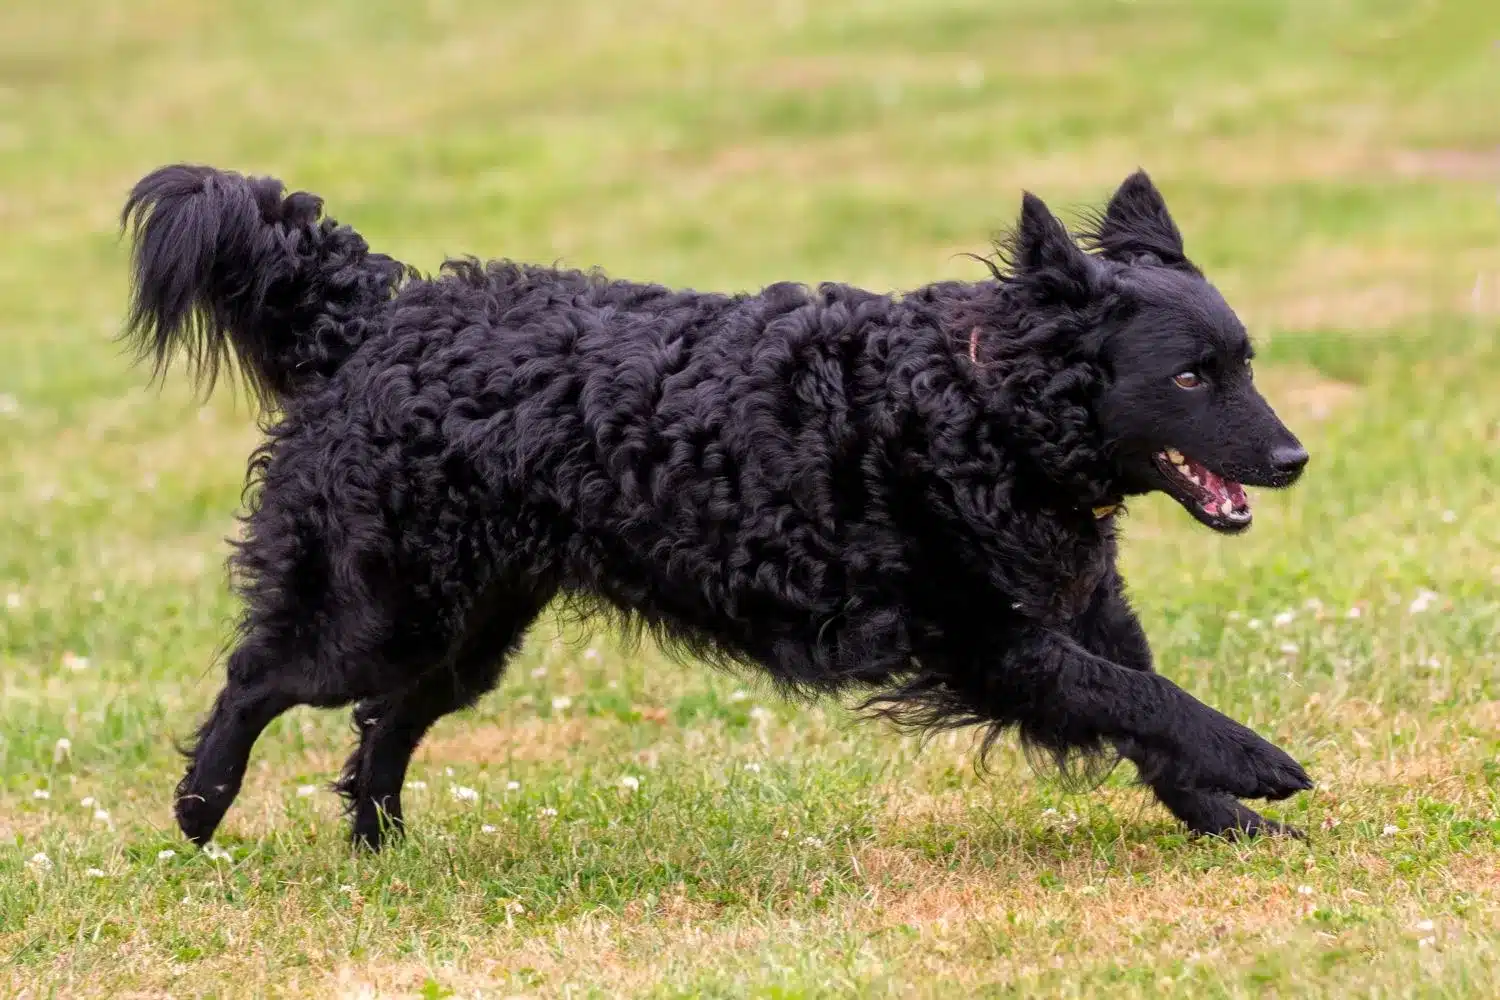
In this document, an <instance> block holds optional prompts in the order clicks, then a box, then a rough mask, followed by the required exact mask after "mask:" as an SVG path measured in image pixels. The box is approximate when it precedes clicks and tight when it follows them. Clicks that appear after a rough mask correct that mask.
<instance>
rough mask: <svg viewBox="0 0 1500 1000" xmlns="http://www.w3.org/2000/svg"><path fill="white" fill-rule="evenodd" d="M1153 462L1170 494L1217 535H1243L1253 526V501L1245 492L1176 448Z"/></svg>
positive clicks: (1162, 453) (1242, 488)
mask: <svg viewBox="0 0 1500 1000" xmlns="http://www.w3.org/2000/svg"><path fill="white" fill-rule="evenodd" d="M1152 458H1153V459H1154V460H1155V462H1156V467H1157V468H1158V469H1159V470H1160V471H1161V474H1162V476H1163V477H1165V479H1166V482H1167V489H1166V491H1167V493H1169V494H1170V495H1171V496H1172V498H1173V499H1175V500H1176V501H1177V502H1178V503H1180V504H1182V505H1183V506H1184V507H1186V508H1187V509H1188V512H1189V513H1191V514H1192V515H1193V516H1194V517H1196V518H1197V519H1198V520H1200V521H1202V522H1203V523H1204V524H1206V525H1208V526H1209V527H1210V528H1213V529H1214V530H1215V531H1225V532H1234V531H1242V530H1244V529H1245V528H1247V527H1249V526H1250V519H1251V514H1250V499H1249V498H1248V497H1247V496H1245V488H1244V487H1243V486H1241V485H1240V484H1239V483H1236V482H1234V481H1233V480H1230V479H1224V478H1222V477H1220V476H1216V475H1214V474H1213V473H1212V472H1209V471H1208V469H1207V468H1205V467H1204V466H1202V465H1200V464H1199V463H1197V462H1195V461H1193V460H1192V459H1191V458H1188V457H1187V456H1186V455H1184V454H1183V453H1182V452H1180V451H1178V450H1177V449H1176V448H1168V449H1167V450H1166V451H1160V452H1157V453H1156V454H1155V455H1153V456H1152Z"/></svg>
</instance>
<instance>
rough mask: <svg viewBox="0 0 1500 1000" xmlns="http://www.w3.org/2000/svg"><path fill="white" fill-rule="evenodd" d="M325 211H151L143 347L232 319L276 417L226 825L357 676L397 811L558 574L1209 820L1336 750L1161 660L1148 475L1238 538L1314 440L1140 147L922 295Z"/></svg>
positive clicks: (136, 214) (661, 619) (234, 204)
mask: <svg viewBox="0 0 1500 1000" xmlns="http://www.w3.org/2000/svg"><path fill="white" fill-rule="evenodd" d="M320 212H321V202H320V200H319V199H317V198H315V197H313V196H311V195H308V194H303V193H298V194H292V195H290V196H286V197H283V192H282V187H281V184H280V182H278V181H275V180H271V179H252V178H246V177H242V176H239V175H237V174H233V173H226V172H220V171H216V170H212V169H208V168H203V167H189V166H172V167H166V168H163V169H161V170H158V171H156V172H154V173H152V174H150V175H149V176H147V177H146V178H144V179H143V180H142V181H141V182H140V183H139V184H138V185H137V186H136V188H135V190H134V191H133V193H132V194H131V196H130V200H129V202H128V204H127V205H126V208H125V214H124V219H125V222H126V224H127V225H131V224H133V226H134V234H135V238H136V245H135V257H134V285H135V297H134V302H133V310H132V313H131V326H130V335H131V336H133V337H134V338H135V343H136V344H137V346H138V347H139V348H140V349H141V351H142V353H143V355H145V356H148V357H152V358H154V360H155V362H156V364H157V366H158V372H159V371H160V368H161V367H162V366H163V365H165V364H166V363H167V362H168V361H169V359H170V358H171V356H172V355H173V354H174V352H176V351H177V350H178V349H182V350H185V351H186V353H187V355H188V358H189V361H190V368H191V370H192V372H193V374H194V376H195V377H196V378H199V379H202V380H206V381H207V382H208V383H209V384H210V385H211V384H212V380H213V378H214V376H215V374H216V373H217V372H218V370H219V367H220V364H221V362H223V361H225V360H226V359H227V358H228V356H229V355H230V354H231V353H233V354H234V355H236V356H237V357H238V361H239V365H240V368H241V371H242V373H243V374H244V376H245V377H247V378H248V379H249V381H250V383H251V385H252V386H253V387H254V389H255V390H256V391H257V392H258V394H259V396H260V398H261V399H262V401H263V402H265V403H266V404H268V406H269V407H270V408H271V409H273V410H276V411H279V414H280V415H279V419H278V420H277V422H276V423H275V424H274V425H273V426H271V427H270V428H269V430H268V435H269V437H268V440H267V441H266V443H265V444H264V445H262V446H261V448H260V449H258V451H257V452H256V455H255V457H254V458H253V460H252V462H251V466H250V475H249V495H250V496H251V498H252V500H251V503H250V507H251V509H250V512H249V514H248V515H247V517H246V521H245V532H244V538H243V540H242V541H241V542H239V544H238V548H237V551H236V553H235V555H234V557H233V559H232V565H233V568H234V569H235V571H236V579H237V585H238V588H239V590H240V592H241V594H242V595H243V598H244V601H245V614H244V619H243V622H242V623H241V630H240V634H239V641H238V644H237V645H236V647H235V648H234V650H233V652H232V654H231V655H230V657H229V661H228V684H227V685H226V687H225V688H224V690H223V691H222V692H221V693H220V695H219V697H218V701H217V702H216V704H215V706H214V709H213V712H212V714H211V716H210V717H209V719H208V720H207V722H206V723H205V724H204V725H203V727H202V729H201V731H200V732H199V734H198V739H197V742H196V744H195V746H194V747H193V749H192V751H191V753H190V754H189V756H190V761H191V763H190V766H189V768H188V771H187V775H186V776H185V777H184V778H183V780H182V783H181V785H180V786H179V788H178V798H177V819H178V822H179V824H180V825H181V827H182V830H183V832H184V833H186V834H187V836H188V837H189V838H190V839H192V840H193V841H195V842H197V843H199V844H202V843H204V842H206V841H207V840H208V839H209V838H210V837H211V836H212V834H213V832H214V829H215V828H216V827H217V826H218V824H219V821H220V819H221V818H222V817H223V815H224V812H225V810H227V809H228V808H229V805H230V803H231V802H232V801H233V800H234V797H235V795H236V793H237V792H238V790H239V787H240V782H241V780H242V779H243V777H244V773H245V768H246V764H247V760H248V758H249V754H250V750H251V746H252V744H253V743H254V742H255V740H256V738H257V736H258V735H259V734H260V733H261V731H262V730H263V729H264V728H265V726H266V725H267V724H268V723H269V722H270V721H271V720H272V719H274V718H275V717H276V716H277V715H279V714H280V713H282V712H284V711H286V710H287V709H288V708H290V707H292V706H294V705H298V704H311V705H318V706H324V707H333V706H339V705H345V704H349V703H351V702H355V703H357V704H356V706H355V709H354V717H355V723H356V726H357V728H358V731H359V733H360V745H359V748H358V749H357V750H356V751H355V752H354V754H353V756H352V757H351V758H350V759H349V762H348V765H347V768H346V769H345V772H344V775H343V778H342V780H341V782H340V790H341V792H342V793H343V794H344V795H345V796H346V797H347V799H348V801H349V806H350V809H351V811H352V813H353V819H354V834H355V837H356V838H357V839H358V840H360V841H363V842H364V843H367V844H370V845H372V846H374V845H378V844H379V842H380V838H381V835H382V832H383V830H382V828H383V825H386V824H389V825H392V826H399V824H400V822H401V798H400V796H401V787H402V783H403V780H404V776H405V772H406V768H407V765H408V762H409V761H410V759H411V756H412V753H413V751H414V750H415V748H416V746H417V744H418V742H419V741H420V740H421V739H422V737H423V734H424V733H425V732H426V731H427V729H428V727H430V726H431V725H432V724H433V722H434V721H436V720H437V719H438V718H440V717H441V716H443V715H445V714H446V713H449V712H452V711H454V710H456V709H459V708H462V707H464V706H466V705H469V704H471V703H472V702H474V700H475V699H477V698H478V697H479V696H480V695H481V694H483V693H484V692H485V691H488V690H489V689H490V688H492V687H493V686H494V685H495V683H496V681H497V680H498V678H499V676H500V673H501V670H502V669H503V668H504V664H505V660H506V658H507V657H508V656H510V655H511V654H512V653H514V652H515V650H516V647H517V645H518V644H519V643H520V642H521V639H522V636H523V635H524V633H525V632H526V630H527V627H528V626H529V625H530V624H531V623H532V622H533V621H534V620H535V619H536V618H537V616H538V615H539V614H540V613H541V612H542V610H543V609H544V608H545V607H546V606H547V605H548V604H549V603H551V602H552V601H553V600H554V598H558V597H562V598H564V600H566V601H569V602H571V603H572V605H573V606H574V607H575V608H579V607H581V608H582V609H583V610H585V611H602V612H606V613H612V614H613V616H614V618H615V619H616V620H617V621H619V622H621V623H623V624H626V625H634V626H636V627H638V628H645V629H647V630H649V631H650V632H652V633H653V634H654V635H656V636H657V637H658V638H660V639H661V640H663V641H666V642H668V643H669V644H672V645H674V646H675V647H676V648H679V649H685V650H687V651H689V652H691V653H693V654H695V655H698V656H701V657H704V658H707V659H709V660H713V661H717V662H720V663H740V664H753V665H755V666H758V667H760V668H762V669H764V670H765V671H767V672H768V673H769V674H770V675H771V676H772V677H774V678H775V679H776V681H777V682H779V683H780V684H781V685H782V686H784V687H785V688H788V689H791V690H795V691H798V692H802V693H816V692H834V691H842V690H848V689H858V690H863V691H865V692H866V693H867V694H868V695H869V698H868V700H867V701H866V703H865V704H866V706H867V707H871V708H873V709H875V710H876V711H878V712H879V713H881V714H884V715H886V716H888V717H890V718H893V719H895V720H897V721H898V722H901V723H904V724H907V725H911V726H915V727H919V728H921V729H924V730H928V731H931V730H935V729H940V728H946V727H953V726H961V725H969V724H978V725H981V726H986V727H988V732H987V734H986V736H987V740H988V741H993V740H994V739H995V738H996V737H998V736H999V735H1000V734H1001V733H1002V732H1003V731H1004V730H1006V729H1008V728H1011V727H1016V728H1018V729H1019V731H1020V734H1021V736H1022V738H1023V740H1024V741H1025V742H1026V744H1027V746H1028V747H1029V748H1040V749H1042V750H1045V751H1046V752H1048V753H1050V754H1051V755H1053V756H1054V757H1055V758H1056V759H1057V760H1058V761H1059V763H1063V764H1066V763H1068V761H1069V760H1070V759H1071V758H1073V757H1075V756H1076V755H1080V754H1081V755H1084V757H1085V758H1087V759H1089V760H1091V762H1099V761H1101V760H1103V761H1106V762H1107V761H1109V760H1112V759H1115V758H1116V755H1118V756H1123V757H1125V758H1127V759H1129V760H1131V761H1132V762H1134V763H1135V765H1136V767H1137V768H1138V769H1139V771H1140V773H1141V776H1142V778H1143V779H1144V780H1145V781H1146V782H1147V783H1149V784H1150V786H1151V787H1152V788H1153V789H1154V790H1155V791H1156V794H1157V796H1158V797H1159V798H1160V799H1161V801H1162V802H1163V803H1164V804H1165V805H1166V806H1167V808H1168V809H1170V810H1171V811H1172V812H1173V813H1175V814H1176V815H1177V816H1178V817H1179V818H1180V819H1181V820H1182V821H1183V822H1185V823H1186V824H1187V825H1188V826H1189V827H1190V828H1191V829H1192V830H1194V831H1198V832H1203V833H1214V834H1221V833H1222V834H1228V833H1236V832H1239V833H1254V832H1260V831H1267V830H1285V828H1282V827H1280V826H1279V825H1278V824H1276V823H1273V822H1271V821H1268V820H1265V819H1263V818H1262V817H1260V816H1259V815H1257V814H1256V813H1255V812H1253V811H1251V810H1250V809H1248V808H1246V807H1245V806H1243V805H1241V804H1240V803H1239V802H1238V801H1237V799H1238V798H1270V799H1279V798H1283V797H1286V796H1289V795H1291V794H1293V793H1294V792H1296V791H1298V790H1300V789H1305V788H1309V787H1311V782H1310V781H1309V780H1308V777H1307V775H1306V773H1305V772H1304V771H1303V770H1302V768H1301V767H1300V766H1299V765H1298V764H1297V762H1296V761H1294V760H1293V759H1292V758H1291V757H1289V756H1288V755H1287V754H1286V753H1284V752H1283V751H1281V750H1280V749H1278V748H1276V747H1275V746H1273V745H1271V744H1270V743H1268V742H1266V741H1265V740H1264V739H1262V738H1260V737H1259V736H1257V735H1256V734H1255V733H1253V732H1251V731H1250V730H1249V729H1247V728H1245V727H1244V726H1242V725H1240V724H1238V723H1236V722H1234V721H1232V720H1230V719H1229V718H1227V717H1225V716H1223V715H1221V714H1219V713H1218V712H1216V711H1214V710H1213V709H1211V708H1209V707H1207V706H1206V705H1203V704H1202V703H1200V702H1198V701H1196V700H1194V699H1193V698H1191V697H1190V696H1188V695H1187V694H1186V693H1184V692H1183V691H1182V690H1181V689H1179V688H1178V687H1177V686H1176V685H1174V684H1172V683H1171V682H1170V681H1168V680H1166V679H1165V678H1163V677H1161V676H1159V675H1158V674H1156V673H1154V672H1152V669H1151V653H1150V650H1149V648H1148V646H1147V643H1146V637H1145V635H1144V634H1143V632H1142V630H1141V627H1140V625H1139V623H1138V622H1137V619H1136V618H1135V616H1134V615H1133V614H1132V612H1131V610H1130V608H1129V606H1128V604H1127V603H1126V599H1125V596H1124V593H1123V588H1122V584H1121V580H1120V577H1119V576H1118V574H1117V572H1116V569H1115V553H1116V543H1115V532H1116V513H1117V511H1119V509H1120V505H1121V503H1122V501H1123V499H1124V498H1125V497H1127V496H1130V495H1135V494H1141V493H1146V492H1150V491H1152V490H1162V491H1165V492H1167V493H1168V494H1170V495H1171V496H1172V497H1174V498H1176V499H1177V500H1178V501H1179V502H1180V503H1181V504H1182V505H1183V506H1184V507H1185V508H1187V510H1188V512H1189V513H1191V514H1192V515H1193V517H1195V518H1197V519H1198V520H1199V521H1201V522H1202V523H1204V524H1206V525H1208V526H1209V527H1211V528H1213V529H1215V530H1217V531H1221V532H1237V531H1241V530H1243V529H1244V528H1245V527H1247V526H1248V525H1249V524H1250V517H1251V515H1250V508H1249V505H1248V502H1247V500H1246V496H1245V492H1244V490H1243V489H1242V488H1241V485H1240V484H1241V483H1248V484H1251V485H1257V486H1267V487H1283V486H1287V485H1289V484H1291V483H1292V482H1293V481H1294V480H1296V478H1297V477H1298V475H1299V474H1300V472H1301V471H1302V468H1303V465H1304V464H1305V463H1306V461H1307V453H1306V452H1305V451H1304V450H1303V449H1302V447H1301V446H1300V445H1299V444H1298V443H1297V440H1296V439H1295V438H1294V437H1293V436H1292V435H1291V433H1290V432H1289V431H1288V430H1287V429H1286V428H1285V427H1284V426H1283V425H1282V424H1281V422H1280V421H1279V420H1278V419H1277V418H1276V416H1275V414H1274V413H1273V412H1272V411H1271V408H1270V407H1269V406H1268V405H1267V404H1266V402H1265V401H1264V400H1263V399H1262V398H1261V396H1260V395H1259V394H1258V393H1257V392H1256V390H1255V388H1254V387H1253V385H1252V384H1251V372H1250V355H1251V349H1250V344H1249V341H1248V340H1247V338H1246V335H1245V330H1244V328H1243V327H1242V326H1241V324H1240V323H1239V321H1238V320H1237V319H1236V317H1235V314H1234V313H1233V312H1232V311H1231V310H1230V308H1229V306H1228V305H1226V304H1225V302H1224V300H1223V299H1222V298H1220V297H1219V294H1218V293H1217V292H1216V291H1215V290H1214V288H1213V287H1212V286H1211V285H1209V284H1208V283H1207V282H1206V281H1205V280H1204V278H1203V276H1202V275H1201V274H1200V273H1199V271H1198V270H1197V269H1196V268H1195V267H1194V266H1193V264H1191V263H1190V262H1189V261H1188V259H1187V257H1186V256H1185V254H1184V251H1183V246H1182V238H1181V236H1180V235H1179V233H1178V230H1177V227H1176V225H1175V224H1174V223H1173V222H1172V219H1171V218H1170V216H1169V215H1168V214H1167V210H1166V206H1165V205H1164V203H1163V201H1162V198H1161V196H1160V194H1158V192H1157V190H1156V188H1155V187H1154V186H1153V185H1152V183H1151V181H1150V180H1149V179H1148V178H1147V177H1146V175H1145V174H1144V173H1137V174H1135V175H1134V176H1132V177H1130V178H1129V179H1128V180H1126V181H1125V183H1124V184H1123V185H1122V186H1121V187H1120V189H1119V191H1118V192H1117V193H1116V194H1115V196H1114V198H1113V200H1112V201H1111V203H1110V205H1109V207H1108V209H1107V210H1106V211H1105V212H1104V213H1103V214H1102V215H1100V216H1099V217H1098V218H1097V219H1096V220H1094V227H1093V231H1092V232H1091V233H1090V234H1089V235H1088V238H1087V243H1088V246H1089V249H1090V250H1091V251H1093V252H1085V250H1084V249H1081V248H1080V247H1079V245H1078V244H1076V243H1075V242H1074V241H1073V239H1072V238H1071V237H1070V236H1069V234H1068V233H1067V231H1066V230H1065V229H1064V228H1063V226H1062V224H1061V223H1059V222H1058V221H1057V220H1056V219H1055V218H1054V217H1053V216H1052V214H1051V213H1050V212H1049V211H1048V210H1047V207H1046V206H1045V205H1044V204H1043V203H1042V202H1041V201H1040V200H1038V199H1037V198H1035V197H1034V196H1031V195H1029V194H1028V195H1027V196H1026V197H1025V199H1024V201H1023V204H1022V212H1021V218H1020V223H1019V225H1018V227H1017V229H1016V231H1015V233H1014V235H1013V236H1012V237H1011V239H1010V241H1009V243H1008V245H1007V246H1006V247H1005V248H1004V249H1005V252H1006V253H1005V256H1004V257H1003V259H1002V264H1003V266H1002V265H995V264H992V265H991V270H992V271H993V275H994V280H985V281H983V282H979V283H974V284H959V283H945V284H938V285H932V286H928V287H926V288H922V289H919V290H917V291H915V292H912V293H909V294H906V295H903V296H900V297H891V296H884V295H876V294H872V293H870V292H866V291H860V290H858V289H854V288H848V287H844V286H839V285H824V286H822V287H820V288H819V289H817V290H816V291H812V290H809V289H807V288H805V287H803V286H800V285H791V284H781V285H774V286H772V287H770V288H767V289H766V290H764V291H763V292H760V293H759V294H755V295H738V296H728V295H715V294H703V293H697V292H679V291H672V290H669V289H666V288H662V287H658V286H654V285H640V284H632V283H626V282H615V281H608V280H605V279H604V278H602V277H599V276H598V275H594V274H585V273H581V272H576V271H560V270H554V269H549V268H539V267H528V266H525V265H519V264H513V263H494V264H490V265H488V266H482V265H480V264H479V263H477V262H473V261H468V262H450V263H449V264H448V265H446V266H445V268H444V269H443V272H442V273H441V275H440V276H438V277H436V278H432V279H426V278H422V277H421V276H419V275H417V274H416V273H415V272H413V271H411V270H410V269H409V268H407V267H405V266H404V265H402V264H400V263H398V262H396V261H394V260H392V259H390V258H389V257H385V256H381V255H379V254H374V253H371V252H370V251H369V249H368V247H367V245H366V244H365V242H364V240H363V239H361V238H360V237H359V236H358V235H357V234H356V233H354V232H353V231H352V230H350V229H348V228H347V227H341V226H338V225H336V224H335V223H334V222H332V221H331V220H322V221H320V219H319V216H320ZM1089 755H1093V756H1092V757H1089ZM1287 832H1295V831H1287Z"/></svg>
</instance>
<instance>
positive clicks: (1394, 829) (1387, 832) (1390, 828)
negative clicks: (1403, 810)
mask: <svg viewBox="0 0 1500 1000" xmlns="http://www.w3.org/2000/svg"><path fill="white" fill-rule="evenodd" d="M1400 832H1401V828H1400V827H1399V826H1397V825H1396V824H1395V823H1387V824H1386V827H1385V829H1384V830H1381V831H1380V833H1381V835H1382V836H1385V837H1394V836H1395V835H1396V834H1398V833H1400Z"/></svg>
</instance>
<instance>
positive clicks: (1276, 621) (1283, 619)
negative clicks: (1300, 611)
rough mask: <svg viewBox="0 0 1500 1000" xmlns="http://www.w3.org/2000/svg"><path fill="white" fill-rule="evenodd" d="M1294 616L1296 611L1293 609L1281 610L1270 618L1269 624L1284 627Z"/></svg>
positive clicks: (1274, 626)
mask: <svg viewBox="0 0 1500 1000" xmlns="http://www.w3.org/2000/svg"><path fill="white" fill-rule="evenodd" d="M1296 617H1297V612H1295V611H1282V612H1280V613H1279V614H1277V615H1276V617H1274V618H1272V619H1271V626H1272V627H1273V628H1286V627H1287V626H1288V625H1290V624H1291V623H1292V621H1293V620H1294V619H1295V618H1296Z"/></svg>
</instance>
